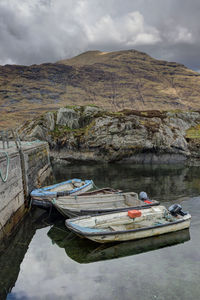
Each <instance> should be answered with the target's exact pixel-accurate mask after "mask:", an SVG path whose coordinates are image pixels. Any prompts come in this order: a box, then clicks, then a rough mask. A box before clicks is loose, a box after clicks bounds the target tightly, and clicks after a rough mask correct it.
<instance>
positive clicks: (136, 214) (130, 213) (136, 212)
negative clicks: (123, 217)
mask: <svg viewBox="0 0 200 300" xmlns="http://www.w3.org/2000/svg"><path fill="white" fill-rule="evenodd" d="M141 215H142V212H141V211H140V210H136V209H132V210H129V211H128V216H129V217H130V218H131V219H134V218H138V217H141Z"/></svg>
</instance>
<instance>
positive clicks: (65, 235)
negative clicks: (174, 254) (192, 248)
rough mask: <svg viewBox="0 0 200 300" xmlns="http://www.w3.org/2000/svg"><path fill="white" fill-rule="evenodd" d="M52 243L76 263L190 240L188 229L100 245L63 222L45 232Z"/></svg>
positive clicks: (150, 249) (106, 258)
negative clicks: (71, 229) (67, 228)
mask: <svg viewBox="0 0 200 300" xmlns="http://www.w3.org/2000/svg"><path fill="white" fill-rule="evenodd" d="M47 235H48V236H49V238H50V239H51V240H52V243H53V244H57V245H58V246H59V247H60V248H64V249H65V252H66V254H67V255H68V256H69V257H70V258H71V259H73V260H75V261H76V262H78V263H80V264H81V263H91V262H97V261H101V260H108V259H114V258H119V257H125V256H130V255H136V254H139V253H144V252H148V251H152V250H156V249H160V248H164V247H169V246H173V245H177V244H181V243H184V242H186V241H189V240H190V233H189V230H188V229H185V230H182V231H180V232H173V233H169V234H165V235H161V236H157V237H151V238H146V239H142V240H138V241H129V242H123V243H117V244H116V243H113V244H111V243H110V244H103V245H100V246H99V244H97V243H94V242H91V241H88V240H86V239H82V238H79V237H77V236H76V235H74V234H73V233H72V232H70V231H68V230H66V229H65V228H64V225H63V224H56V225H54V226H53V227H52V228H51V229H50V230H49V232H48V233H47Z"/></svg>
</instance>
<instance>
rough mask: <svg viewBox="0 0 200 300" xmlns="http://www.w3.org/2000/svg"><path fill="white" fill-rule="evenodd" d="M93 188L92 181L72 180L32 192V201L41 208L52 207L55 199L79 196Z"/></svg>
mask: <svg viewBox="0 0 200 300" xmlns="http://www.w3.org/2000/svg"><path fill="white" fill-rule="evenodd" d="M92 187H93V181H92V180H81V179H76V178H75V179H70V180H67V181H63V182H60V183H57V184H54V185H50V186H46V187H43V188H39V189H35V190H33V191H32V192H31V194H30V196H31V201H32V204H33V205H37V206H41V207H50V206H52V203H51V200H52V199H53V198H54V197H58V196H64V195H71V194H73V195H79V194H81V193H84V192H86V191H88V190H90V189H92Z"/></svg>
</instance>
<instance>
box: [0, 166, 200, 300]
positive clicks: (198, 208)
mask: <svg viewBox="0 0 200 300" xmlns="http://www.w3.org/2000/svg"><path fill="white" fill-rule="evenodd" d="M54 175H55V180H56V181H61V180H64V179H67V178H82V179H93V180H94V182H95V184H96V186H98V187H105V186H112V187H113V188H119V189H123V190H124V191H135V192H138V193H139V192H140V191H146V192H147V193H148V195H149V197H150V198H154V199H156V200H159V201H160V202H161V204H163V205H166V206H167V207H168V206H169V205H171V204H172V203H180V204H181V205H182V207H183V210H184V211H189V212H190V213H191V215H192V224H191V227H190V230H189V231H188V230H184V231H180V232H177V233H173V234H170V235H163V236H160V237H155V238H151V239H144V240H140V241H130V242H125V243H120V244H114V245H111V244H110V245H108V246H107V245H100V244H96V243H93V242H90V241H87V240H84V239H80V238H78V237H76V236H75V235H74V234H72V233H71V232H70V231H68V230H67V229H65V226H64V220H63V219H60V218H59V217H58V216H57V217H56V216H50V217H49V216H48V214H47V213H44V211H43V210H41V209H36V210H33V211H31V212H30V215H29V216H28V217H27V218H26V219H25V220H24V221H23V223H22V225H21V226H20V229H19V231H18V232H17V234H16V235H15V236H14V237H13V238H12V240H11V241H10V242H9V245H7V248H6V250H5V251H4V253H2V254H1V256H0V299H2V300H3V299H9V300H11V299H17V300H22V299H23V300H25V299H31V300H33V299H34V300H35V299H47V300H49V299H50V300H57V299H59V300H60V299H69V300H86V299H87V300H90V299H91V300H93V299H98V300H101V299H102V300H103V299H116V300H118V299H119V300H121V299H124V300H129V299H130V300H134V299H141V300H149V299H154V300H155V299H158V300H176V299H177V300H179V299H181V300H189V299H193V300H198V299H200V168H198V167H182V166H170V165H169V166H160V165H159V166H147V165H143V166H138V165H137V166H133V165H120V164H119V165H96V166H95V165H88V166H59V167H55V168H54Z"/></svg>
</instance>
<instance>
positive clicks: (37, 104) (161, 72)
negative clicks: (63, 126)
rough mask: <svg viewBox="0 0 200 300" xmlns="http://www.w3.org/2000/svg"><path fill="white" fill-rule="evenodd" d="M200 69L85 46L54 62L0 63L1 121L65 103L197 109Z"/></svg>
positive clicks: (15, 120)
mask: <svg viewBox="0 0 200 300" xmlns="http://www.w3.org/2000/svg"><path fill="white" fill-rule="evenodd" d="M199 99H200V74H199V73H196V72H194V71H192V70H190V69H188V68H186V67H185V66H184V65H181V64H177V63H175V62H167V61H161V60H156V59H154V58H152V57H150V56H149V55H147V54H145V53H142V52H138V51H135V50H127V51H118V52H100V51H89V52H85V53H83V54H80V55H78V56H76V57H73V58H71V59H66V60H62V61H58V62H56V63H45V64H41V65H32V66H18V65H5V66H0V112H1V114H0V124H1V127H11V126H15V125H16V124H19V123H21V122H22V121H23V120H26V119H29V118H30V117H32V116H35V115H38V114H41V113H43V112H45V111H52V110H56V109H57V108H59V107H62V106H65V105H86V104H92V105H98V106H100V107H103V108H105V109H108V110H112V111H119V110H123V109H133V110H165V111H166V110H199V109H200V101H199Z"/></svg>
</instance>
